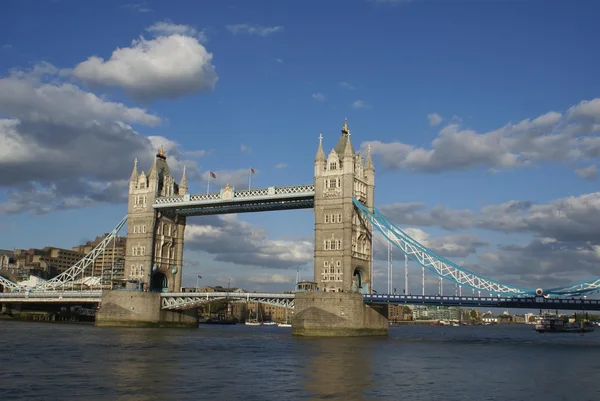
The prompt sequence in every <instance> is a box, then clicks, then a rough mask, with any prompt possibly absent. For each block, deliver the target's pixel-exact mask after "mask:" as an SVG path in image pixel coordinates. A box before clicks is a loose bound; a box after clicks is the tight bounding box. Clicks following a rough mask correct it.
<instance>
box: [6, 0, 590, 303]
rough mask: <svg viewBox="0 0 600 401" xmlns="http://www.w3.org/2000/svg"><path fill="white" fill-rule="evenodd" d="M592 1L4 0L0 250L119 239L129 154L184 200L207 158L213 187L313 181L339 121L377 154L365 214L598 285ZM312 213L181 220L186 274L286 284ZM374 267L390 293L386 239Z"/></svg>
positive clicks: (510, 273) (550, 282)
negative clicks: (164, 161)
mask: <svg viewBox="0 0 600 401" xmlns="http://www.w3.org/2000/svg"><path fill="white" fill-rule="evenodd" d="M599 13H600V3H598V2H596V1H554V0H547V1H541V0H539V1H538V0H528V1H525V0H523V1H519V0H514V1H491V0H490V1H479V2H475V1H459V0H456V1H453V0H447V1H441V0H439V1H434V0H431V1H429V0H412V1H407V0H345V1H341V0H331V1H327V2H324V1H313V0H305V1H292V0H289V1H281V0H273V1H266V0H264V1H260V0H255V1H252V2H250V1H240V0H238V1H224V0H219V1H216V0H215V1H208V0H206V1H183V0H182V1H172V2H162V1H161V2H159V1H147V2H137V3H136V2H127V1H121V2H118V1H114V0H113V1H110V0H105V1H103V2H81V1H75V0H51V1H34V0H19V1H17V0H7V1H5V2H4V3H3V12H2V13H0V191H1V192H0V248H2V249H13V248H25V249H27V248H33V247H44V246H49V245H50V246H57V247H64V248H71V247H72V246H75V245H78V244H80V243H82V242H84V241H86V240H90V239H93V238H95V237H96V235H100V234H102V233H104V232H108V231H110V230H112V229H113V227H114V226H115V225H116V224H117V223H118V222H119V220H120V219H121V218H122V217H123V216H124V215H125V214H126V213H127V205H126V203H125V202H126V195H127V181H128V179H129V176H130V174H131V170H132V168H133V160H134V158H138V160H139V167H140V168H143V169H146V170H147V169H148V168H149V167H150V163H151V161H152V158H153V157H154V155H155V154H156V151H157V149H158V147H159V146H161V145H162V146H164V149H165V150H166V152H167V156H168V162H169V165H170V167H171V170H172V171H173V172H174V175H175V176H176V178H177V179H179V177H180V175H181V172H182V169H183V167H184V166H185V167H186V169H187V177H188V181H189V184H190V192H191V193H200V192H205V191H206V186H207V181H206V178H207V177H208V174H209V171H212V172H214V173H215V175H216V177H217V178H216V180H214V181H213V182H212V183H211V187H212V188H213V189H216V188H217V187H221V186H224V185H225V184H226V183H229V184H230V185H232V186H234V187H235V188H238V189H245V188H247V186H248V178H249V171H250V168H253V169H254V170H255V174H254V175H253V176H252V187H254V188H259V187H261V188H262V187H268V186H288V185H300V184H310V183H312V181H313V161H314V156H315V153H316V149H317V145H318V137H319V134H320V133H322V134H323V137H324V139H323V143H324V147H325V151H326V153H328V152H329V150H330V149H331V148H333V146H334V145H335V143H336V141H337V138H338V136H339V133H340V129H341V126H342V124H343V122H344V118H348V124H349V127H350V129H351V131H352V137H351V139H352V141H353V144H354V147H355V148H356V149H361V150H362V151H363V152H364V151H365V149H366V147H367V146H368V145H370V146H371V148H372V152H373V156H374V163H375V168H376V190H375V204H376V206H377V207H378V208H379V209H380V210H381V211H382V212H383V213H384V214H385V215H386V216H388V217H389V218H390V219H391V220H393V221H394V222H395V223H396V224H397V225H398V226H399V227H402V228H404V229H407V231H408V232H409V233H411V234H412V235H413V236H414V238H416V239H417V240H419V241H421V242H422V243H423V244H424V245H426V246H428V247H430V248H432V249H434V250H435V251H436V252H438V253H441V254H442V255H444V256H446V257H448V258H450V259H451V260H453V261H455V262H457V263H459V264H461V265H464V266H466V267H468V268H469V269H471V270H472V271H474V272H477V273H479V274H482V275H485V276H488V277H490V278H493V279H496V280H500V281H504V282H507V283H511V284H514V285H518V286H521V287H528V288H537V287H542V288H544V287H546V288H547V287H549V286H559V285H566V284H568V283H570V282H576V281H580V280H583V279H586V278H590V277H596V276H600V193H599V192H597V185H598V181H597V176H598V167H597V164H598V158H599V157H600V138H599V136H598V134H599V133H600V76H599V75H598V73H597V72H598V71H600V51H599V50H600V49H599V46H600V45H599V44H598V41H597V37H598V36H599V34H600V32H598V31H599V28H598V25H597V21H596V18H595V16H596V15H599ZM313 224H314V219H313V216H312V211H311V210H300V211H286V212H268V213H257V214H242V215H226V216H211V217H195V218H189V219H188V226H187V228H186V243H185V254H184V259H185V261H184V268H183V270H184V282H183V284H184V286H194V285H196V280H197V277H198V276H199V275H200V276H202V278H201V279H200V285H227V283H228V280H229V279H230V280H231V285H232V286H240V287H242V288H245V289H247V290H252V291H283V290H291V289H292V288H293V283H294V281H295V278H296V270H297V269H299V271H300V275H301V278H305V279H311V278H312V272H313V268H312V257H313V254H312V250H313V244H312V241H313V232H314V231H313V230H314V226H313ZM209 234H210V235H209ZM393 258H394V269H395V270H394V275H395V277H396V278H395V281H394V287H397V288H399V289H400V288H403V287H404V281H403V271H402V269H403V256H402V255H401V254H400V251H395V252H394V255H393ZM375 259H376V264H375V274H376V277H375V289H376V290H379V292H383V291H385V289H386V288H387V283H386V276H387V250H386V244H385V243H384V241H383V240H382V239H381V237H378V238H377V242H376V246H375ZM409 268H410V271H409V292H411V293H413V294H415V293H420V286H421V284H420V273H421V269H420V267H418V266H417V265H415V264H413V263H410V266H409ZM436 282H437V281H436V279H435V278H434V277H433V275H431V274H429V275H428V276H427V292H428V293H437V284H436ZM453 292H454V286H453V285H450V284H448V285H446V286H445V290H444V293H445V294H449V293H453Z"/></svg>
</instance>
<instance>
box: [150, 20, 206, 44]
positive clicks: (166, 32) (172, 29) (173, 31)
mask: <svg viewBox="0 0 600 401" xmlns="http://www.w3.org/2000/svg"><path fill="white" fill-rule="evenodd" d="M146 31H148V32H151V33H153V34H155V35H157V36H171V35H183V36H191V37H195V38H198V40H199V41H200V42H202V43H204V42H206V40H207V38H206V34H205V33H204V32H203V31H200V32H199V31H198V30H196V28H194V27H192V26H189V25H184V24H174V23H172V22H170V21H159V22H156V23H154V24H153V25H151V26H149V27H148V28H146Z"/></svg>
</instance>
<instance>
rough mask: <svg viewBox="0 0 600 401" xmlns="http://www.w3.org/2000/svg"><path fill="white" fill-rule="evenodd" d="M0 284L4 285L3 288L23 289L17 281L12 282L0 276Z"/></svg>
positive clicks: (11, 289)
mask: <svg viewBox="0 0 600 401" xmlns="http://www.w3.org/2000/svg"><path fill="white" fill-rule="evenodd" d="M0 286H2V287H4V289H9V290H10V291H23V289H24V288H25V287H23V286H22V285H19V284H17V283H13V282H12V281H10V280H9V279H7V278H4V277H2V276H0Z"/></svg>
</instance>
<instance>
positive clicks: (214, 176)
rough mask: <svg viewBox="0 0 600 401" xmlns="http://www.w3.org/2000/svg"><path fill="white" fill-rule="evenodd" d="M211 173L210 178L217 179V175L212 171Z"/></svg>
mask: <svg viewBox="0 0 600 401" xmlns="http://www.w3.org/2000/svg"><path fill="white" fill-rule="evenodd" d="M209 173H210V176H211V177H212V178H217V176H216V175H215V173H213V172H212V171H209Z"/></svg>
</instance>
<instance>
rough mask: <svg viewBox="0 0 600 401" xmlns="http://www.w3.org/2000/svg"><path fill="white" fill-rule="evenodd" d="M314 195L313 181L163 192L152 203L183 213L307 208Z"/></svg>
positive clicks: (196, 213)
mask: <svg viewBox="0 0 600 401" xmlns="http://www.w3.org/2000/svg"><path fill="white" fill-rule="evenodd" d="M314 196H315V186H314V185H296V186H291V187H268V188H260V189H250V190H243V191H235V190H234V189H233V188H230V187H225V188H224V189H221V191H220V192H213V193H209V194H195V195H190V194H186V195H177V196H162V197H159V198H156V200H155V203H154V205H152V207H153V208H154V209H157V210H165V209H167V210H172V211H174V212H175V213H176V214H179V215H182V216H206V215H212V214H227V213H249V212H262V211H274V210H292V209H310V208H312V207H313V206H314Z"/></svg>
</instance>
